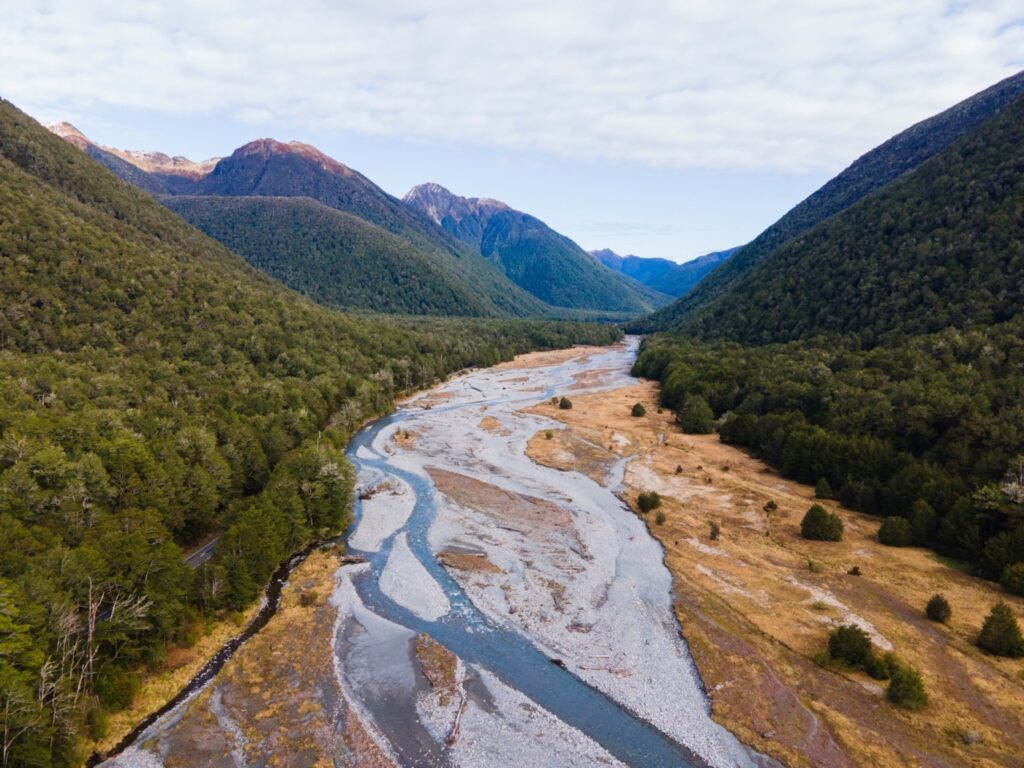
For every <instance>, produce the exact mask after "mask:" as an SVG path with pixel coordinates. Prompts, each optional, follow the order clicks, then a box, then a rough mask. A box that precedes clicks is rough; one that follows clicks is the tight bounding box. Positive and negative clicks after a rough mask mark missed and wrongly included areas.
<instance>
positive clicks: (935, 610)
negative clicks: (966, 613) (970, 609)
mask: <svg viewBox="0 0 1024 768" xmlns="http://www.w3.org/2000/svg"><path fill="white" fill-rule="evenodd" d="M924 615H925V616H927V617H928V618H929V619H931V620H932V621H937V622H939V623H940V624H945V623H946V622H947V621H949V617H950V616H952V615H953V609H951V608H950V607H949V601H948V600H947V599H946V598H944V597H943V596H942V595H932V599H931V600H929V601H928V605H926V606H925V608H924Z"/></svg>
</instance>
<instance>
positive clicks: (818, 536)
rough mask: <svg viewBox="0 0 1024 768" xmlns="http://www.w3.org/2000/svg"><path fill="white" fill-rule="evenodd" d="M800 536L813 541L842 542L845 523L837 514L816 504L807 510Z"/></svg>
mask: <svg viewBox="0 0 1024 768" xmlns="http://www.w3.org/2000/svg"><path fill="white" fill-rule="evenodd" d="M800 535H801V536H803V537H804V538H805V539H811V540H812V541H841V540H842V538H843V521H842V520H840V519H839V516H838V515H836V514H835V513H833V512H829V511H828V510H827V509H825V508H824V507H823V506H821V505H820V504H815V505H814V506H812V507H811V508H810V509H808V510H807V514H806V515H804V519H803V520H802V521H801V523H800Z"/></svg>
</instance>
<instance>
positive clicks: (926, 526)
mask: <svg viewBox="0 0 1024 768" xmlns="http://www.w3.org/2000/svg"><path fill="white" fill-rule="evenodd" d="M907 520H908V521H909V522H910V527H911V529H912V530H913V531H914V543H915V544H920V545H924V544H927V543H928V542H929V541H931V539H932V536H933V535H934V533H935V510H934V509H932V506H931V504H929V503H928V502H927V501H925V500H924V499H918V500H917V501H915V502H914V504H913V506H912V507H911V508H910V515H909V516H908V517H907Z"/></svg>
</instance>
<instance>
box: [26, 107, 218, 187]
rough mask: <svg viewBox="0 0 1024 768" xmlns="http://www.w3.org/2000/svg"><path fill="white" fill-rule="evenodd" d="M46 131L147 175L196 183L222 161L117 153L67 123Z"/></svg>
mask: <svg viewBox="0 0 1024 768" xmlns="http://www.w3.org/2000/svg"><path fill="white" fill-rule="evenodd" d="M46 128H47V130H49V131H50V133H53V134H55V135H57V136H60V138H62V139H64V141H66V142H68V143H69V144H73V145H74V146H76V147H78V148H79V149H81V150H88V149H89V148H90V147H92V148H94V149H95V150H102V152H106V153H109V154H111V155H114V156H115V157H119V158H121V159H122V160H124V161H125V162H127V163H131V164H132V165H134V166H135V167H136V168H138V169H139V170H142V171H146V172H147V173H163V174H168V175H171V176H185V177H188V178H192V179H197V178H199V177H200V176H205V175H206V174H207V173H209V172H210V171H211V170H213V167H214V166H215V165H216V164H217V162H218V161H219V160H220V158H219V157H212V158H210V159H209V160H203V161H201V162H196V161H194V160H189V159H188V158H187V157H182V156H181V155H175V156H174V157H171V156H169V155H166V154H164V153H163V152H146V151H142V150H137V149H117V148H116V147H106V146H103V145H102V144H98V143H96V142H95V141H93V140H92V139H90V138H89V137H88V136H86V135H85V134H84V133H82V132H81V131H80V130H78V129H77V128H76V127H75V126H73V125H72V124H71V123H69V122H67V121H66V120H62V121H60V122H58V123H50V124H49V125H47V126H46Z"/></svg>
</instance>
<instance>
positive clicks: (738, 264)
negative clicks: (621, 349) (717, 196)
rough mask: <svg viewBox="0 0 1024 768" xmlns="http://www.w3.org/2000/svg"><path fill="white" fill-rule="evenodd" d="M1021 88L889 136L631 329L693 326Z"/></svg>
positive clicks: (1021, 81) (1002, 90) (1019, 81)
mask: <svg viewBox="0 0 1024 768" xmlns="http://www.w3.org/2000/svg"><path fill="white" fill-rule="evenodd" d="M1021 93H1024V72H1021V73H1018V74H1016V75H1014V76H1012V77H1009V78H1007V79H1005V80H1003V81H1001V82H999V83H997V84H995V85H993V86H992V87H990V88H987V89H986V90H984V91H982V92H980V93H978V94H976V95H974V96H972V97H970V98H969V99H966V100H964V101H962V102H960V103H959V104H957V105H955V106H953V107H951V108H950V109H947V110H946V111H944V112H942V113H940V114H938V115H935V116H934V117H931V118H929V119H927V120H924V121H922V122H920V123H917V124H916V125H914V126H912V127H910V128H908V129H907V130H905V131H903V132H902V133H900V134H898V135H897V136H894V137H893V138H891V139H889V140H888V141H886V142H885V143H883V144H881V145H880V146H878V147H876V148H875V149H873V150H871V151H870V152H868V153H867V154H865V155H863V156H862V157H861V158H859V159H858V160H857V161H856V162H854V163H853V164H852V165H851V166H850V167H849V168H847V169H846V170H844V171H843V172H842V173H840V174H839V175H838V176H836V177H835V178H833V179H832V180H831V181H829V182H828V183H826V184H825V185H824V186H823V187H822V188H821V189H819V190H818V191H816V192H815V193H814V194H812V195H811V196H810V197H808V198H807V199H806V200H804V201H803V202H801V203H799V204H798V205H797V206H796V207H795V208H793V209H792V210H791V211H789V212H788V213H787V214H786V215H785V216H783V217H782V218H781V219H779V221H777V222H776V223H775V224H773V225H772V226H771V227H769V228H768V229H766V230H765V231H764V232H762V233H761V234H760V235H759V236H758V237H757V238H756V239H755V240H753V241H752V242H751V243H749V244H748V245H746V246H744V247H742V248H740V249H739V250H738V251H737V252H736V253H735V254H734V255H733V257H732V258H731V259H730V260H729V261H728V263H727V264H725V265H724V266H723V267H722V268H721V269H718V270H716V271H715V272H714V274H712V275H710V276H709V277H708V278H707V279H706V280H704V281H703V282H702V283H701V284H700V285H698V286H697V287H696V288H695V289H694V290H693V291H692V292H691V293H690V294H687V295H685V296H683V298H682V299H680V300H679V301H677V302H675V303H674V304H672V305H670V306H668V307H666V308H664V309H663V310H661V311H659V312H657V313H655V314H653V315H651V316H650V317H648V318H644V319H643V320H641V321H638V322H637V323H634V324H633V327H632V328H633V330H635V331H639V332H651V331H657V330H666V329H688V328H691V327H692V326H693V323H695V322H696V320H695V317H696V315H698V314H700V313H701V312H702V311H703V310H704V308H705V307H708V306H710V305H713V304H714V303H715V302H716V301H718V300H719V298H720V297H721V296H723V295H724V294H726V293H727V292H729V291H730V289H732V288H733V287H734V286H735V285H736V284H737V282H739V281H740V280H742V279H743V278H744V276H746V275H747V274H748V273H749V272H751V271H752V270H753V269H755V268H756V267H757V266H758V265H759V264H760V263H761V262H762V261H764V260H765V259H767V258H768V256H769V255H770V254H772V253H773V252H774V251H775V250H776V249H778V248H779V247H781V246H782V245H784V244H785V243H786V242H788V241H789V240H792V239H793V238H795V237H797V236H799V235H801V234H804V233H806V232H809V231H810V230H811V229H813V228H814V227H815V226H817V225H818V224H820V223H822V222H823V221H825V220H826V219H828V218H829V217H831V216H834V215H835V214H837V213H839V212H840V211H843V210H846V209H847V208H849V207H850V206H852V205H853V204H854V203H856V202H857V201H859V200H861V199H863V198H865V197H867V196H868V195H870V194H871V193H873V192H875V191H877V190H879V189H882V188H883V187H885V186H886V185H887V184H889V183H891V182H892V181H894V180H896V179H898V178H899V177H900V176H902V175H903V174H906V173H908V172H909V171H912V170H914V169H915V168H918V167H920V166H921V165H922V164H923V163H925V162H926V161H928V160H929V159H930V158H932V157H935V156H936V155H937V154H939V153H940V152H942V151H943V150H944V149H945V148H947V147H949V146H950V145H951V144H953V143H954V142H956V141H957V140H958V139H960V138H961V137H963V136H965V135H967V134H969V133H970V132H971V131H973V130H974V129H976V128H977V127H978V126H980V125H981V124H982V123H984V122H985V121H987V120H989V119H990V118H992V117H993V116H994V115H996V114H998V113H999V112H1000V111H1001V110H1003V109H1004V108H1005V107H1007V105H1009V104H1011V103H1012V102H1013V101H1014V100H1015V99H1016V98H1017V97H1018V96H1019V95H1020V94H1021Z"/></svg>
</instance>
